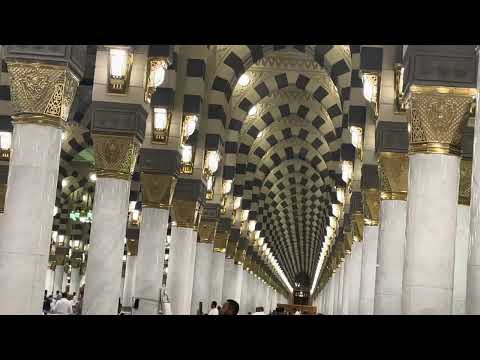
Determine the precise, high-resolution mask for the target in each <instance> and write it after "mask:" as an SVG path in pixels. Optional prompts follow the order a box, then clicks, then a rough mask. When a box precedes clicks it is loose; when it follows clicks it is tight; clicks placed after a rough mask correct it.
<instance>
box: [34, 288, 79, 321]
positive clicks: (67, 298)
mask: <svg viewBox="0 0 480 360" xmlns="http://www.w3.org/2000/svg"><path fill="white" fill-rule="evenodd" d="M80 290H81V291H80V294H79V295H78V296H77V293H76V292H74V293H73V294H71V295H70V294H68V293H67V292H66V291H64V292H60V291H59V290H57V291H56V293H55V296H54V295H53V294H50V295H48V291H47V290H45V293H44V295H43V314H44V315H74V314H76V315H80V314H81V313H82V302H83V301H82V300H83V296H82V295H83V291H82V290H83V288H81V289H80Z"/></svg>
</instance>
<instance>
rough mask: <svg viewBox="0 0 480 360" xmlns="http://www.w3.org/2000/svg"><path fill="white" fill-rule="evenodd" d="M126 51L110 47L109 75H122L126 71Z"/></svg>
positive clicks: (119, 76) (117, 76) (118, 76)
mask: <svg viewBox="0 0 480 360" xmlns="http://www.w3.org/2000/svg"><path fill="white" fill-rule="evenodd" d="M127 65H128V52H127V51H126V50H125V49H110V75H111V76H112V77H114V78H121V77H124V76H125V75H126V73H127Z"/></svg>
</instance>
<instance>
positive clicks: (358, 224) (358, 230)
mask: <svg viewBox="0 0 480 360" xmlns="http://www.w3.org/2000/svg"><path fill="white" fill-rule="evenodd" d="M363 226H364V221H363V212H355V213H353V214H352V234H353V237H354V240H355V237H356V238H357V239H358V240H356V241H362V240H363Z"/></svg>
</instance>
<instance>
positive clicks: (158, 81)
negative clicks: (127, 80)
mask: <svg viewBox="0 0 480 360" xmlns="http://www.w3.org/2000/svg"><path fill="white" fill-rule="evenodd" d="M167 68H168V61H167V58H162V57H151V58H149V59H148V61H147V73H146V81H145V83H146V89H145V102H147V103H150V101H151V99H152V95H153V93H154V92H155V90H156V89H157V88H158V87H159V86H161V85H162V84H163V83H164V82H165V77H166V74H167Z"/></svg>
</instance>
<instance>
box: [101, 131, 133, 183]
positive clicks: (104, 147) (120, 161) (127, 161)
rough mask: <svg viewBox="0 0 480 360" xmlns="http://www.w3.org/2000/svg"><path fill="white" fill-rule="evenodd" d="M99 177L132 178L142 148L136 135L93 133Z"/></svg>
mask: <svg viewBox="0 0 480 360" xmlns="http://www.w3.org/2000/svg"><path fill="white" fill-rule="evenodd" d="M92 139H93V150H94V153H95V169H96V172H97V177H104V178H114V179H120V180H130V179H131V177H132V174H133V170H134V168H135V162H136V161H137V157H138V152H139V150H140V142H139V141H138V139H137V138H136V137H135V136H121V135H112V134H103V133H102V134H101V133H92Z"/></svg>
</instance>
